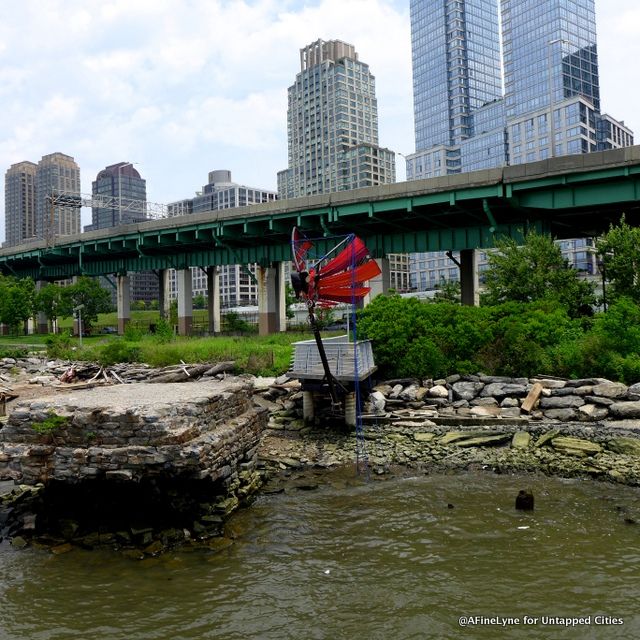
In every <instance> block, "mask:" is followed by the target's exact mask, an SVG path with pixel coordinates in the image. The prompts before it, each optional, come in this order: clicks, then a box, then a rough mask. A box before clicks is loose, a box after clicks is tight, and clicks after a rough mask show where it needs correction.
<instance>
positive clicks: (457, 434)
mask: <svg viewBox="0 0 640 640" xmlns="http://www.w3.org/2000/svg"><path fill="white" fill-rule="evenodd" d="M485 435H486V432H485V431H448V432H447V433H445V434H444V435H443V436H442V437H441V438H440V440H439V442H440V444H452V443H454V442H457V441H458V440H464V439H465V438H467V439H468V438H476V437H481V436H485Z"/></svg>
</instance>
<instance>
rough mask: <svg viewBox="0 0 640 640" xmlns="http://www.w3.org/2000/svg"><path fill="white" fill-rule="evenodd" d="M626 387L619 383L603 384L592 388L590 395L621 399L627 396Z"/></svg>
mask: <svg viewBox="0 0 640 640" xmlns="http://www.w3.org/2000/svg"><path fill="white" fill-rule="evenodd" d="M627 389H628V387H627V385H626V384H622V383H621V382H603V383H602V384H598V385H595V386H594V387H593V391H592V395H594V396H601V397H604V398H622V397H624V396H626V395H627Z"/></svg>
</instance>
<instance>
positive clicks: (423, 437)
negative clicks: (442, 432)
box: [413, 431, 436, 442]
mask: <svg viewBox="0 0 640 640" xmlns="http://www.w3.org/2000/svg"><path fill="white" fill-rule="evenodd" d="M435 437H436V434H435V433H427V432H422V431H420V432H416V433H414V434H413V439H414V440H415V441H416V442H431V440H433V439H434V438H435Z"/></svg>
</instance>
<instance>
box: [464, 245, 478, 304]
mask: <svg viewBox="0 0 640 640" xmlns="http://www.w3.org/2000/svg"><path fill="white" fill-rule="evenodd" d="M460 294H461V302H462V304H466V305H469V306H473V307H477V306H478V305H479V304H480V295H479V281H478V252H477V251H476V250H475V249H462V251H460Z"/></svg>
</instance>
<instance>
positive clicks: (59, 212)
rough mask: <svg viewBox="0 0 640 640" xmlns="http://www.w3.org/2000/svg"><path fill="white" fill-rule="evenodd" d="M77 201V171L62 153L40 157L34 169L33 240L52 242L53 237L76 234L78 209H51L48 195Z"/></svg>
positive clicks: (72, 162)
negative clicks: (72, 198)
mask: <svg viewBox="0 0 640 640" xmlns="http://www.w3.org/2000/svg"><path fill="white" fill-rule="evenodd" d="M63 193H64V194H67V195H72V196H78V197H80V167H79V166H78V165H77V164H76V161H75V160H74V159H73V158H72V157H71V156H67V155H65V154H64V153H50V154H49V155H46V156H42V159H41V160H40V162H38V166H37V168H36V236H37V237H38V238H45V239H47V240H52V239H53V238H54V237H55V236H66V235H73V234H76V233H80V207H59V206H55V207H54V206H51V204H50V201H49V197H50V196H51V195H59V194H63Z"/></svg>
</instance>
